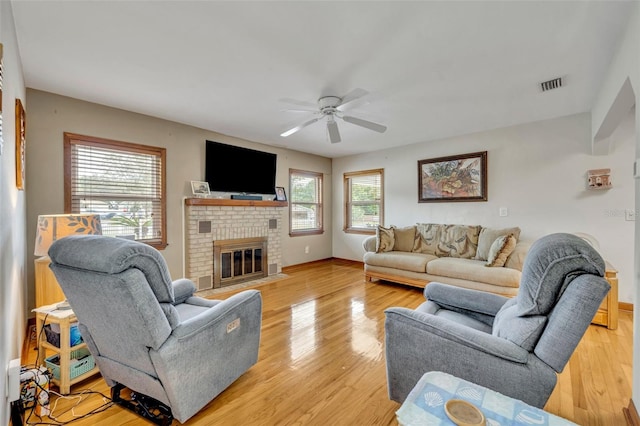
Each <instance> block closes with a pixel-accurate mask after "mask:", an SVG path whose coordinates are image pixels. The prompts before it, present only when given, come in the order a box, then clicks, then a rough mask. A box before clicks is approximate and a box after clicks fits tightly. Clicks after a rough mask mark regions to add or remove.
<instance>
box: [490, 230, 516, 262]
mask: <svg viewBox="0 0 640 426" xmlns="http://www.w3.org/2000/svg"><path fill="white" fill-rule="evenodd" d="M515 248H516V238H515V237H514V236H513V234H508V235H503V236H501V237H498V238H496V240H495V241H494V242H493V244H491V248H490V249H489V258H488V259H487V263H486V264H485V265H484V266H492V267H501V266H504V264H505V263H506V261H507V258H508V257H509V255H511V253H513V250H514V249H515Z"/></svg>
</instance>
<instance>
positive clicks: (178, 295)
mask: <svg viewBox="0 0 640 426" xmlns="http://www.w3.org/2000/svg"><path fill="white" fill-rule="evenodd" d="M171 285H172V286H173V299H174V302H173V303H172V304H173V305H177V304H179V303H183V302H184V301H185V300H187V299H188V298H190V297H191V296H193V293H195V291H196V285H195V283H194V282H193V281H191V280H188V279H186V278H180V279H178V280H175V281H173V282H172V283H171Z"/></svg>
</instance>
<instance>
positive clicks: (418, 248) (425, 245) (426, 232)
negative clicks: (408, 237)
mask: <svg viewBox="0 0 640 426" xmlns="http://www.w3.org/2000/svg"><path fill="white" fill-rule="evenodd" d="M442 226H443V225H441V224H439V223H418V224H416V230H417V234H418V235H419V236H420V238H419V240H418V241H417V243H416V245H414V247H413V251H415V252H419V253H426V254H430V255H433V256H435V254H436V249H437V248H438V241H440V228H441V227H442Z"/></svg>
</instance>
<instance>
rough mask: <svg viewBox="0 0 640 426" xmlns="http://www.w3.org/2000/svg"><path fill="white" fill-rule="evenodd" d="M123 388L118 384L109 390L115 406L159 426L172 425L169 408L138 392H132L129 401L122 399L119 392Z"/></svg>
mask: <svg viewBox="0 0 640 426" xmlns="http://www.w3.org/2000/svg"><path fill="white" fill-rule="evenodd" d="M124 388H125V386H123V385H121V384H120V383H116V385H115V386H114V387H112V388H111V400H112V401H113V402H114V403H115V404H117V405H119V406H121V407H122V408H125V409H127V410H129V411H131V412H133V413H135V414H137V415H139V416H141V417H143V418H145V419H147V420H149V421H151V422H153V423H154V424H157V425H160V426H170V425H171V424H172V423H173V414H172V413H171V408H170V407H168V406H167V405H165V404H163V403H162V402H160V401H158V400H156V399H154V398H151V397H150V396H147V395H144V394H141V393H139V392H133V391H132V392H131V399H130V400H128V399H124V398H122V397H121V396H120V391H121V390H122V389H124Z"/></svg>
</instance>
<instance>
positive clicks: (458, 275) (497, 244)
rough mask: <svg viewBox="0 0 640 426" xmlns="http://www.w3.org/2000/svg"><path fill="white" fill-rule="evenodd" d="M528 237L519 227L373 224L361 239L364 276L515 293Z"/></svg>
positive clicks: (506, 293)
mask: <svg viewBox="0 0 640 426" xmlns="http://www.w3.org/2000/svg"><path fill="white" fill-rule="evenodd" d="M530 246H531V242H527V241H521V240H520V228H517V227H513V228H500V229H498V228H489V227H482V226H470V225H449V224H433V223H418V224H416V225H414V226H407V227H403V228H398V227H395V226H392V227H389V228H385V227H378V229H377V232H376V236H371V237H368V238H366V239H365V240H364V241H363V247H364V250H365V254H364V256H363V261H364V272H365V277H366V279H367V280H368V281H374V280H386V281H393V282H397V283H402V284H408V285H412V286H419V287H424V286H425V285H426V284H427V283H429V282H431V281H437V282H441V283H446V284H452V285H456V286H460V287H464V288H470V289H475V290H483V291H487V292H491V293H496V294H500V295H504V296H515V295H516V294H517V293H518V286H519V283H520V276H521V271H522V264H523V262H524V258H525V255H526V254H527V252H528V250H529V247H530Z"/></svg>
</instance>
